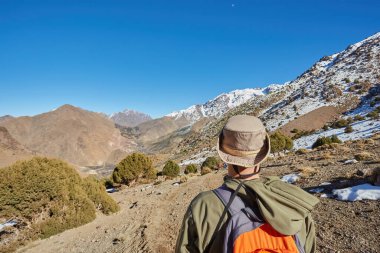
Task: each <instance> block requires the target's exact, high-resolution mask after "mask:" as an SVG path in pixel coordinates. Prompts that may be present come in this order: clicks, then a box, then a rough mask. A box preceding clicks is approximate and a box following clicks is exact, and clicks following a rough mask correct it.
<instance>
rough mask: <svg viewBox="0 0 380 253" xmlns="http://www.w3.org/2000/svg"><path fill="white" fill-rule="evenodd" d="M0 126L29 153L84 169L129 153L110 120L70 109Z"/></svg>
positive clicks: (8, 121)
mask: <svg viewBox="0 0 380 253" xmlns="http://www.w3.org/2000/svg"><path fill="white" fill-rule="evenodd" d="M0 125H2V126H4V127H6V128H7V129H8V131H9V132H10V134H11V135H12V136H13V137H14V138H15V139H16V140H17V141H18V142H19V143H21V144H22V145H24V146H25V147H27V148H28V149H29V150H32V151H34V152H37V153H40V154H42V155H46V156H51V157H59V158H62V159H64V160H66V161H69V162H71V163H73V164H77V165H81V166H87V165H99V164H102V163H103V162H104V161H106V160H107V157H108V156H109V155H110V153H111V152H112V151H113V150H116V149H121V150H126V151H127V150H129V146H128V145H129V144H128V142H127V139H126V138H124V137H122V136H121V135H120V132H119V130H118V129H117V128H116V127H115V126H114V123H113V122H112V121H111V120H108V119H107V118H104V117H103V116H102V115H100V114H99V113H95V112H90V111H86V110H83V109H80V108H77V107H74V106H71V105H64V106H62V107H59V108H58V109H56V110H54V111H51V112H48V113H43V114H40V115H37V116H33V117H19V118H13V119H8V120H6V121H3V122H0Z"/></svg>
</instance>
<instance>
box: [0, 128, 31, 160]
mask: <svg viewBox="0 0 380 253" xmlns="http://www.w3.org/2000/svg"><path fill="white" fill-rule="evenodd" d="M33 155H35V154H34V153H33V152H31V151H29V150H27V149H26V148H25V147H24V146H23V145H21V144H20V143H19V142H18V141H16V140H15V139H14V138H13V137H12V136H11V134H10V133H9V132H8V130H7V129H6V128H5V127H1V126H0V167H3V166H7V165H10V164H11V163H14V162H16V161H18V160H21V159H26V158H29V157H31V156H33Z"/></svg>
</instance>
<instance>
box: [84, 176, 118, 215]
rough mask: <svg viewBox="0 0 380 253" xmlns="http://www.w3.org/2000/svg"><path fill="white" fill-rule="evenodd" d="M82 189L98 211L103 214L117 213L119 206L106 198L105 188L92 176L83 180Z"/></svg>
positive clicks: (109, 198)
mask: <svg viewBox="0 0 380 253" xmlns="http://www.w3.org/2000/svg"><path fill="white" fill-rule="evenodd" d="M83 188H84V189H85V190H86V193H87V196H88V197H89V198H90V199H91V201H92V202H93V203H94V204H95V207H96V208H97V209H98V210H100V211H102V212H103V213H105V214H110V213H114V212H117V211H119V206H118V205H117V204H116V202H115V201H114V200H113V199H112V198H111V197H110V196H108V194H107V192H106V187H105V186H104V185H103V184H102V183H101V182H100V181H99V180H98V179H96V178H95V177H94V176H89V177H87V178H85V179H83Z"/></svg>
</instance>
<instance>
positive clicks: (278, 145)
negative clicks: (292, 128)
mask: <svg viewBox="0 0 380 253" xmlns="http://www.w3.org/2000/svg"><path fill="white" fill-rule="evenodd" d="M270 143H271V152H272V153H276V152H280V151H283V150H290V149H292V148H293V140H292V139H291V138H289V137H287V136H285V135H284V134H282V133H281V132H278V131H277V132H275V133H273V134H271V135H270Z"/></svg>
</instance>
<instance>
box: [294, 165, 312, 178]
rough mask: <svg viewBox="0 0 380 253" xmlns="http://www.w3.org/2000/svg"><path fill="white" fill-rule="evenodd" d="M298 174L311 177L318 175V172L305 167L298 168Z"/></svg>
mask: <svg viewBox="0 0 380 253" xmlns="http://www.w3.org/2000/svg"><path fill="white" fill-rule="evenodd" d="M298 172H300V173H301V176H302V177H309V176H312V175H314V174H315V173H316V170H315V169H314V168H313V167H310V166H305V167H300V168H298Z"/></svg>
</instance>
